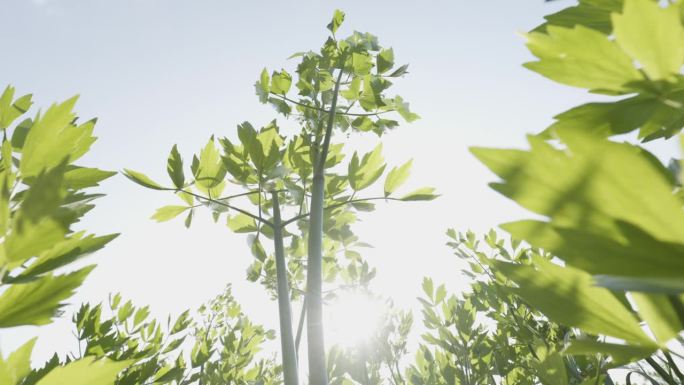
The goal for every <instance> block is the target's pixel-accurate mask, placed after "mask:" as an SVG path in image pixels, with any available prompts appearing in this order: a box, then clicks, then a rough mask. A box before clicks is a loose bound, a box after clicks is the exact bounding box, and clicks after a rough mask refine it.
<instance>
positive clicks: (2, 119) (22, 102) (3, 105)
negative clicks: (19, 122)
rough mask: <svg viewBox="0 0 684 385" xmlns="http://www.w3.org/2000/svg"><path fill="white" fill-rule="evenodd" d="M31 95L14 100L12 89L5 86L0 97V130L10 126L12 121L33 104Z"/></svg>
mask: <svg viewBox="0 0 684 385" xmlns="http://www.w3.org/2000/svg"><path fill="white" fill-rule="evenodd" d="M31 98H32V95H30V94H28V95H24V96H21V97H19V98H17V99H14V87H12V86H7V87H5V90H4V91H3V93H2V95H0V129H5V128H7V127H9V126H10V124H12V122H13V121H14V120H16V119H17V118H18V117H20V116H21V115H23V114H24V113H25V112H26V111H28V109H29V108H31V105H32V104H33V102H32V101H31Z"/></svg>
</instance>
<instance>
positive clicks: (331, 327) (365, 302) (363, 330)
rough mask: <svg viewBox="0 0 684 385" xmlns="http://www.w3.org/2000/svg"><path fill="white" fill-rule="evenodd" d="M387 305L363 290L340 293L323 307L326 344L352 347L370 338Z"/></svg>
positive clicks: (376, 328) (378, 324) (377, 326)
mask: <svg viewBox="0 0 684 385" xmlns="http://www.w3.org/2000/svg"><path fill="white" fill-rule="evenodd" d="M385 308H386V305H385V304H384V303H383V302H382V301H379V300H377V299H375V298H373V297H371V296H369V295H367V294H365V293H363V292H359V291H351V292H346V293H342V294H340V296H339V297H337V298H336V299H335V300H333V301H332V302H331V303H329V304H327V305H326V308H325V320H324V322H325V332H326V334H325V338H326V344H327V345H328V346H331V347H332V346H334V345H337V346H339V347H342V348H351V347H354V346H358V345H360V344H362V343H364V342H367V341H369V340H370V339H371V338H372V337H373V335H374V334H375V332H376V331H377V330H378V328H379V327H380V324H381V322H382V319H383V315H384V313H385V310H386V309H385Z"/></svg>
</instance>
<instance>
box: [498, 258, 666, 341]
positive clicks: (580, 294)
mask: <svg viewBox="0 0 684 385" xmlns="http://www.w3.org/2000/svg"><path fill="white" fill-rule="evenodd" d="M494 266H495V267H496V268H497V269H499V270H500V271H501V272H502V273H503V274H504V275H506V277H508V278H509V279H510V280H512V281H513V282H515V283H516V284H517V285H518V287H517V288H510V289H509V290H511V291H512V292H513V293H515V294H517V295H519V296H520V297H522V298H523V299H524V300H525V301H526V302H528V303H529V304H530V305H532V306H534V307H535V308H537V309H539V310H540V311H541V312H542V313H544V314H545V315H546V316H547V317H549V319H551V320H552V321H554V322H558V323H560V324H563V325H567V326H571V327H578V328H581V329H582V330H584V331H586V332H587V333H591V334H604V335H609V336H612V337H616V338H621V339H624V340H625V341H627V342H629V343H632V344H636V345H640V346H646V347H649V348H652V347H655V343H654V342H653V341H651V339H650V338H649V337H648V336H647V335H646V334H645V333H644V332H643V331H642V330H641V326H640V325H639V321H638V320H637V319H636V318H635V317H634V316H633V315H632V313H631V310H630V309H627V308H626V307H625V306H624V305H623V304H622V302H620V301H619V300H618V299H617V298H616V297H615V296H614V295H613V294H612V293H611V292H610V291H609V290H607V289H603V288H599V287H595V286H594V285H593V279H592V277H591V275H590V274H588V273H585V272H583V271H582V270H579V269H575V268H571V267H561V266H557V265H555V264H552V263H550V262H547V261H544V260H542V259H535V266H536V269H535V268H534V267H532V266H525V265H515V264H511V263H505V262H494Z"/></svg>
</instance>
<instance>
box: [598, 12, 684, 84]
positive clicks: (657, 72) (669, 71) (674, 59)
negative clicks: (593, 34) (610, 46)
mask: <svg viewBox="0 0 684 385" xmlns="http://www.w3.org/2000/svg"><path fill="white" fill-rule="evenodd" d="M679 8H680V6H679V4H670V5H669V6H668V7H666V8H662V7H661V6H660V5H659V4H658V3H657V2H653V1H647V0H625V5H624V8H623V10H622V14H613V17H612V19H613V33H614V34H615V40H616V42H617V44H618V45H620V47H622V49H623V50H624V51H625V52H627V53H628V54H629V55H630V56H631V57H632V58H633V59H634V60H636V61H638V62H639V63H640V64H641V65H642V66H643V70H644V72H646V75H648V77H649V78H651V79H652V80H659V79H667V78H670V77H672V76H673V75H675V74H679V70H680V68H681V67H682V63H684V27H682V22H681V20H680V10H679Z"/></svg>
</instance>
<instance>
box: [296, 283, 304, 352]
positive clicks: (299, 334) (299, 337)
mask: <svg viewBox="0 0 684 385" xmlns="http://www.w3.org/2000/svg"><path fill="white" fill-rule="evenodd" d="M305 294H306V293H305ZM305 317H306V296H304V301H303V302H302V311H301V313H300V314H299V323H297V337H295V350H296V351H297V356H299V343H300V342H301V341H302V331H304V318H305Z"/></svg>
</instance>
